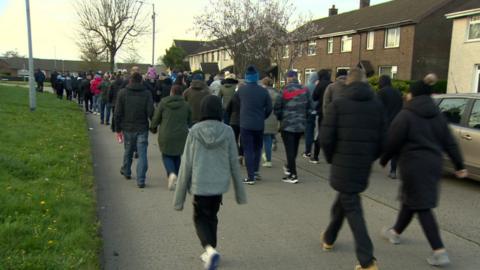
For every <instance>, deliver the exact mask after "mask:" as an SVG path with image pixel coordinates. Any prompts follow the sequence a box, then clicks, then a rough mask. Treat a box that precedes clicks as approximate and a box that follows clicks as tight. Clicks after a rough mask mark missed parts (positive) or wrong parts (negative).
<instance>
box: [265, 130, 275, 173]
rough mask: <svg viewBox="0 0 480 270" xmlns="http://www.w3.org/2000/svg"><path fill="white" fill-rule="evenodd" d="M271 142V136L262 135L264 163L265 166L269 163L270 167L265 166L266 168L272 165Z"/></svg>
mask: <svg viewBox="0 0 480 270" xmlns="http://www.w3.org/2000/svg"><path fill="white" fill-rule="evenodd" d="M272 140H273V135H272V134H264V135H263V146H264V149H265V157H266V158H267V161H266V162H265V164H267V163H270V166H267V167H271V166H272V164H271V162H272ZM267 165H268V164H267Z"/></svg>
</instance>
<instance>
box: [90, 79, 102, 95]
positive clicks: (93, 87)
mask: <svg viewBox="0 0 480 270" xmlns="http://www.w3.org/2000/svg"><path fill="white" fill-rule="evenodd" d="M100 83H102V78H101V77H97V78H95V79H93V80H91V81H90V92H91V93H92V94H93V95H94V96H96V95H98V94H100V93H101V91H100V88H99V86H100Z"/></svg>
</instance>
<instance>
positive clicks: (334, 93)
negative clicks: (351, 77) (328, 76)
mask: <svg viewBox="0 0 480 270" xmlns="http://www.w3.org/2000/svg"><path fill="white" fill-rule="evenodd" d="M335 78H336V79H335V82H333V83H331V84H330V85H329V86H327V89H325V94H324V96H323V111H324V112H325V111H327V106H328V104H330V103H332V102H333V101H334V100H335V99H338V98H340V97H342V96H344V95H345V88H347V84H346V82H347V71H346V70H345V69H340V70H339V71H338V72H337V76H335Z"/></svg>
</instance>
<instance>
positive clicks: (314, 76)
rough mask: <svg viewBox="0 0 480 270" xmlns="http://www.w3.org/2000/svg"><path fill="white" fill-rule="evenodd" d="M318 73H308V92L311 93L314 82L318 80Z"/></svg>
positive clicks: (313, 88)
mask: <svg viewBox="0 0 480 270" xmlns="http://www.w3.org/2000/svg"><path fill="white" fill-rule="evenodd" d="M318 80H319V79H318V73H317V72H314V73H313V74H312V75H310V77H309V78H308V83H307V87H308V90H309V92H310V93H313V91H314V90H315V86H316V85H315V82H316V81H318Z"/></svg>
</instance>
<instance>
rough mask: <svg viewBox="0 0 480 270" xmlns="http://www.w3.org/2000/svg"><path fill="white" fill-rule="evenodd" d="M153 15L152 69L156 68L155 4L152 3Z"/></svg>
mask: <svg viewBox="0 0 480 270" xmlns="http://www.w3.org/2000/svg"><path fill="white" fill-rule="evenodd" d="M152 7H153V14H152V23H153V27H152V29H153V32H152V67H153V66H155V4H153V3H152Z"/></svg>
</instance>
